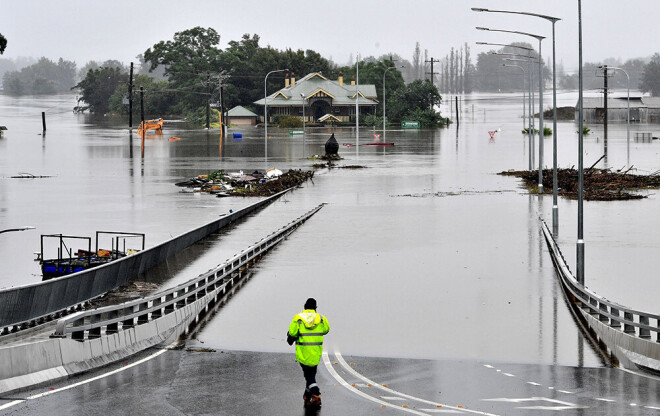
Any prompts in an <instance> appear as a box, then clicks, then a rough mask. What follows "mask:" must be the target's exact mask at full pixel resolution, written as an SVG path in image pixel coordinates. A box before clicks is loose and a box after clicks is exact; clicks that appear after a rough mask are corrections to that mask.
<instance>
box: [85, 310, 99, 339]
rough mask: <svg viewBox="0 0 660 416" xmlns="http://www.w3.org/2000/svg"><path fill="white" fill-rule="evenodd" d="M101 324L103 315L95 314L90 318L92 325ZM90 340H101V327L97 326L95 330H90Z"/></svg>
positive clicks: (88, 336)
mask: <svg viewBox="0 0 660 416" xmlns="http://www.w3.org/2000/svg"><path fill="white" fill-rule="evenodd" d="M99 322H101V314H94V315H92V316H90V317H89V323H90V324H96V323H99ZM87 338H88V339H96V338H101V327H100V326H97V327H95V328H89V334H88V335H87Z"/></svg>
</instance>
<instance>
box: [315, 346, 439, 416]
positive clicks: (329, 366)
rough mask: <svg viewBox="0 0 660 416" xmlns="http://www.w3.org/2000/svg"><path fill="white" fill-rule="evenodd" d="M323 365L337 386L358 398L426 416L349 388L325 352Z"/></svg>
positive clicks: (351, 387)
mask: <svg viewBox="0 0 660 416" xmlns="http://www.w3.org/2000/svg"><path fill="white" fill-rule="evenodd" d="M323 363H324V364H325V368H326V369H327V370H328V372H329V373H330V374H331V375H332V376H333V377H334V378H335V380H337V381H338V382H339V384H341V385H342V386H344V387H346V388H347V389H348V390H350V391H351V392H353V393H355V394H357V395H358V396H362V397H364V398H365V399H367V400H371V401H372V402H376V403H378V404H380V405H381V406H383V405H384V406H390V408H391V409H397V410H401V411H403V412H407V413H412V414H415V415H426V416H428V415H427V414H426V413H422V412H418V411H416V410H413V409H408V408H406V407H399V406H397V405H392V403H389V402H386V401H384V400H380V399H378V398H376V397H373V396H371V395H369V394H367V393H364V392H362V391H360V390H358V389H356V388H355V387H353V386H351V385H350V384H348V383H347V382H346V380H344V379H343V378H342V377H341V376H340V375H339V374H338V373H337V371H335V369H334V368H333V367H332V364H331V363H330V359H329V358H328V353H327V352H324V353H323Z"/></svg>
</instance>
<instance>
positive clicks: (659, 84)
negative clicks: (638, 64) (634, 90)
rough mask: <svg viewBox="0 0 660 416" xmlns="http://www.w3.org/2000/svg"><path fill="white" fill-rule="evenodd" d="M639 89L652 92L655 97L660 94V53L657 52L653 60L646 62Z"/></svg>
mask: <svg viewBox="0 0 660 416" xmlns="http://www.w3.org/2000/svg"><path fill="white" fill-rule="evenodd" d="M639 89H640V90H642V91H643V92H648V91H650V92H651V95H653V96H654V97H658V96H660V54H658V53H656V54H655V55H653V57H652V58H651V62H649V63H648V64H646V67H645V68H644V74H643V75H642V81H641V82H640V84H639Z"/></svg>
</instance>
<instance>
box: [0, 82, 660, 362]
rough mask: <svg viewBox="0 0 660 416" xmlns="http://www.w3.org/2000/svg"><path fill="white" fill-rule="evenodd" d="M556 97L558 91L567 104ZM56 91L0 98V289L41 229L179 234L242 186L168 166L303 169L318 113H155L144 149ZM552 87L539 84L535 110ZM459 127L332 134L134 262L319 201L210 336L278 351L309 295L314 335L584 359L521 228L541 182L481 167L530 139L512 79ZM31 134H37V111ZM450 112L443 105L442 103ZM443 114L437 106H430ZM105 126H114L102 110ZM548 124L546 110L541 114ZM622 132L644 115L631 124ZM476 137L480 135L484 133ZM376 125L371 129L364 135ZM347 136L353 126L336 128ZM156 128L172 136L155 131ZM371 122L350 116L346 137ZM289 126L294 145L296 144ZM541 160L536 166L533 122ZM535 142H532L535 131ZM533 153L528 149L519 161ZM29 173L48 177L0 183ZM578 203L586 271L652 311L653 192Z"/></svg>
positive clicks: (537, 239) (212, 342) (247, 233)
mask: <svg viewBox="0 0 660 416" xmlns="http://www.w3.org/2000/svg"><path fill="white" fill-rule="evenodd" d="M575 98H576V97H575V94H560V95H559V101H560V102H559V104H560V105H575ZM74 102H75V100H74V97H72V96H55V97H46V98H42V97H40V98H34V97H24V98H10V97H5V96H0V125H6V126H7V127H8V128H9V130H8V131H6V132H5V135H4V137H3V138H1V139H0V230H4V229H7V228H15V227H17V226H22V225H31V226H35V227H37V228H36V230H30V231H25V232H12V233H4V234H0V264H2V268H1V269H0V287H8V286H16V285H21V284H26V283H32V282H36V281H39V280H40V276H39V270H38V267H37V264H36V263H35V262H34V261H33V259H34V255H33V252H35V251H39V248H40V246H39V244H40V241H39V236H40V235H41V234H51V233H64V234H68V235H90V236H92V235H93V233H94V231H96V230H106V231H108V230H110V231H132V232H143V233H145V234H146V235H147V246H152V245H155V244H157V243H159V242H161V241H163V240H165V239H168V238H170V237H171V236H175V235H178V234H180V233H183V232H185V231H187V230H189V229H191V228H193V227H194V226H196V225H199V224H201V223H204V222H207V221H210V220H212V219H214V218H217V216H218V215H221V214H224V213H227V212H228V211H229V210H230V209H236V208H240V207H243V206H245V205H247V204H249V203H251V202H252V201H253V200H251V199H245V198H215V197H214V196H211V195H204V194H202V195H200V194H187V193H181V192H179V188H177V187H175V186H174V185H173V184H174V183H175V182H177V181H180V180H183V179H186V178H188V177H191V176H195V175H197V174H201V173H208V172H209V171H211V170H216V169H225V170H227V171H239V170H243V171H245V172H251V171H253V170H255V169H260V170H263V169H264V168H266V167H267V168H273V167H276V168H279V169H281V170H287V169H289V168H302V169H311V165H312V163H316V162H312V161H310V160H307V159H305V158H304V157H305V156H311V155H313V154H319V153H321V152H322V146H323V143H325V141H326V140H327V138H328V137H329V134H330V131H329V130H327V129H309V130H308V133H307V135H306V136H305V137H304V138H303V137H302V136H298V135H296V136H289V134H288V130H279V129H277V128H269V134H270V135H271V139H269V140H268V158H267V160H265V158H264V139H263V130H262V129H256V128H245V129H240V130H230V135H231V133H232V131H238V132H241V133H242V134H243V138H242V140H241V141H235V140H234V139H233V138H231V137H229V138H225V139H224V140H220V135H219V131H214V130H211V131H210V132H206V131H199V130H185V129H182V128H181V126H182V125H181V124H176V123H166V126H165V131H164V132H163V134H162V136H158V135H149V136H148V137H147V139H146V140H145V146H144V158H142V157H141V147H140V145H141V143H140V139H139V137H138V136H137V135H135V134H133V135H132V138H131V135H130V134H129V132H128V129H127V127H126V121H125V120H122V121H118V120H116V119H110V118H96V119H95V118H92V117H90V116H88V115H74V114H72V112H71V110H70V109H71V108H72V107H73V105H74ZM550 102H551V97H550V96H546V98H545V103H546V106H547V105H548V103H550ZM462 105H463V107H462V111H461V122H460V127H458V128H457V126H456V124H453V125H451V126H450V127H449V128H447V129H438V130H422V131H415V130H407V131H403V130H391V131H388V132H387V141H389V142H395V143H396V145H395V146H394V147H377V146H357V147H344V146H341V147H340V155H341V156H342V157H343V158H344V160H343V161H341V162H339V163H338V166H340V167H341V166H347V165H360V166H364V169H332V170H327V169H319V170H318V171H317V172H316V174H315V176H314V180H313V181H312V182H308V183H307V184H305V185H304V187H303V188H301V189H297V190H295V191H293V192H291V193H289V194H287V195H286V196H284V197H282V198H281V199H280V200H278V201H277V202H275V203H273V204H272V205H270V206H269V207H267V208H265V209H264V210H262V211H260V212H259V213H257V214H255V215H252V216H251V217H249V218H248V219H246V220H245V221H242V222H241V223H239V224H237V225H235V226H232V227H231V228H230V229H229V230H226V231H223V232H221V233H219V234H217V235H214V236H212V237H210V238H208V239H207V240H205V241H203V242H200V243H199V244H196V245H195V246H194V247H193V248H191V249H190V250H188V251H186V252H185V253H183V254H182V255H181V256H177V258H176V259H174V260H172V261H168V262H167V264H164V265H162V266H161V267H159V268H158V269H157V271H156V272H154V273H150V274H148V275H147V276H144V278H145V279H146V280H153V281H158V282H160V283H161V284H162V285H164V286H168V285H174V284H176V283H179V282H183V281H185V280H188V279H190V278H192V277H195V276H196V275H197V274H199V273H201V272H203V271H205V270H208V269H209V268H211V267H213V266H215V265H216V264H218V263H221V262H223V261H224V260H225V259H226V258H228V257H230V256H231V255H233V254H235V253H237V252H239V251H240V250H242V249H243V248H246V247H247V246H248V245H250V244H252V243H254V242H255V241H257V240H259V239H260V238H262V237H264V236H266V235H268V234H270V233H271V232H272V231H274V230H275V229H277V228H279V227H281V226H283V225H285V224H286V223H288V222H290V221H291V220H293V219H294V218H297V217H298V216H300V215H302V214H303V213H304V212H306V211H308V210H309V209H311V208H313V207H315V206H316V205H318V204H320V203H323V202H326V203H327V205H326V206H325V207H324V208H323V209H322V210H321V211H320V212H319V213H317V214H316V215H315V216H314V217H312V218H311V219H310V220H308V221H307V222H306V223H305V224H304V225H303V226H302V227H300V228H299V229H298V230H297V231H295V233H294V234H292V235H291V236H290V237H289V238H288V239H287V240H286V241H284V242H283V243H281V244H280V245H279V246H278V247H277V248H276V249H275V250H273V251H272V252H271V253H269V254H268V255H267V256H265V257H264V258H263V259H262V260H261V261H260V262H259V263H257V265H256V266H255V267H254V268H253V271H254V273H253V275H252V278H251V280H249V282H248V283H247V284H246V285H245V286H244V287H243V288H242V289H241V290H240V291H239V292H238V293H237V294H236V295H235V296H234V297H233V298H232V300H231V301H230V302H229V303H228V304H227V305H226V306H225V307H224V308H223V309H221V311H220V312H219V313H218V314H217V315H216V316H215V317H214V318H213V319H212V320H211V321H210V322H209V323H207V324H206V325H205V327H204V328H203V330H202V331H201V332H200V333H199V334H198V335H197V338H198V339H199V340H200V341H202V342H204V343H205V344H207V345H209V346H215V347H218V348H226V349H243V350H252V351H274V352H283V351H290V350H291V348H290V347H289V346H288V345H286V343H285V341H284V332H285V331H286V329H287V327H288V323H289V321H290V319H291V318H292V316H293V315H294V314H295V313H297V312H298V311H299V310H300V309H302V306H303V303H304V301H305V299H306V298H307V297H315V298H316V299H317V301H318V304H319V312H320V313H322V314H324V315H325V316H326V317H327V318H328V320H329V322H330V324H331V327H332V330H331V333H330V334H329V335H328V337H327V338H326V346H327V347H328V348H329V349H336V350H338V351H341V352H342V353H344V354H354V355H368V356H386V357H407V358H436V359H459V360H471V359H479V360H491V361H500V362H515V363H535V364H560V365H570V366H599V365H602V360H601V358H599V355H598V354H597V353H596V352H595V350H594V349H593V348H592V347H591V346H590V345H589V344H588V343H587V342H586V341H585V340H584V338H583V337H582V335H581V334H580V332H579V330H578V329H577V326H576V324H575V322H574V321H573V318H572V317H571V315H570V312H569V310H568V308H567V306H566V304H565V302H564V300H563V297H562V294H561V291H560V289H559V287H558V286H557V282H556V278H555V275H554V270H553V266H552V261H551V259H550V256H549V254H548V252H547V248H546V246H545V242H544V240H543V238H542V234H541V232H540V228H539V218H544V219H546V220H547V221H550V220H551V209H552V196H547V195H546V196H543V197H539V196H537V195H529V194H528V192H527V191H526V190H524V189H521V188H520V183H519V181H518V179H516V178H512V177H504V176H499V175H497V173H498V172H501V171H504V170H508V169H516V170H523V169H527V167H528V163H529V154H528V151H529V144H528V142H527V136H523V135H522V134H521V133H520V130H521V128H522V124H523V123H522V120H521V118H520V116H521V114H522V108H521V107H522V100H521V97H520V96H517V95H506V94H502V95H473V96H470V97H464V99H463V102H462ZM42 111H45V112H46V121H47V128H48V129H47V132H46V134H45V135H44V134H42V125H41V112H42ZM446 113H448V111H447V112H446ZM446 113H445V114H446ZM119 123H122V124H119ZM546 123H547V125H551V122H547V121H546ZM590 127H591V129H592V133H591V134H590V135H588V136H585V141H584V146H585V159H584V160H585V162H584V163H585V167H588V166H590V165H592V164H593V163H595V162H596V160H598V159H599V158H600V157H601V156H602V155H603V154H604V153H605V149H607V158H606V159H604V160H602V161H601V162H600V163H599V164H598V167H604V166H606V167H611V168H613V169H619V168H621V167H623V166H625V165H626V164H627V158H628V155H627V148H626V126H625V124H624V125H621V124H619V125H610V128H609V139H608V141H607V146H606V143H605V141H604V138H603V134H602V126H590ZM632 129H633V138H634V132H635V131H652V132H654V135H656V136H657V135H658V134H657V131H658V130H660V127H658V126H653V125H650V126H649V125H634V126H633V127H632ZM495 130H498V132H497V133H495V136H494V139H493V140H490V138H489V133H488V132H489V131H495ZM575 131H576V125H575V123H573V122H559V123H558V136H559V138H558V142H559V145H558V160H559V166H560V167H570V166H573V165H577V136H578V135H577V134H576V132H575ZM379 133H380V132H379ZM335 135H336V137H337V139H338V141H339V142H340V143H353V144H354V143H355V131H354V129H350V128H344V129H337V130H336V132H335ZM172 136H177V137H180V138H181V140H178V141H171V142H170V141H169V140H168V139H169V138H170V137H172ZM372 137H373V132H372V131H370V130H369V129H362V130H361V131H360V139H359V140H360V143H361V144H364V143H367V142H370V141H372ZM303 141H304V143H303ZM544 143H545V162H544V165H545V166H551V164H552V138H551V136H550V137H546V138H545V139H544ZM533 149H534V151H535V152H536V151H538V144H536V146H534V148H533ZM659 150H660V143H658V142H657V141H652V142H637V141H634V139H633V140H632V142H631V147H630V161H631V163H632V164H633V165H634V166H635V167H636V168H637V169H638V172H639V173H651V172H655V171H656V170H657V169H658V166H657V161H658V151H659ZM537 163H538V155H536V154H535V155H534V167H535V168H536V166H537ZM23 172H28V173H30V174H33V175H38V176H49V177H47V178H35V179H15V178H10V177H11V176H14V175H17V174H19V173H23ZM648 194H649V197H648V198H646V199H643V200H639V201H623V202H585V205H584V212H585V222H584V224H585V226H584V227H585V241H586V249H585V252H586V264H585V279H586V284H587V286H588V287H590V288H591V289H593V290H595V291H596V292H597V293H600V294H602V295H603V296H605V297H607V298H608V299H611V300H613V301H616V302H618V303H621V304H623V305H626V306H629V307H633V308H636V309H640V310H645V311H648V312H651V313H658V310H657V295H656V294H657V290H658V283H657V279H656V278H655V272H656V271H657V270H658V269H660V256H657V255H655V253H654V250H655V248H656V244H655V241H656V239H655V238H656V236H655V230H656V229H657V228H658V225H659V223H660V220H658V219H657V218H658V216H657V214H656V213H657V212H660V211H659V210H658V208H659V206H658V199H657V197H656V195H655V191H650V192H649V193H648ZM576 208H577V203H576V202H575V201H568V200H563V199H560V200H559V217H560V231H559V239H558V241H559V244H560V247H561V248H562V250H563V252H564V255H565V256H566V258H567V260H568V262H569V264H570V265H571V268H572V269H574V264H575V241H576V223H577V218H576V215H577V214H576Z"/></svg>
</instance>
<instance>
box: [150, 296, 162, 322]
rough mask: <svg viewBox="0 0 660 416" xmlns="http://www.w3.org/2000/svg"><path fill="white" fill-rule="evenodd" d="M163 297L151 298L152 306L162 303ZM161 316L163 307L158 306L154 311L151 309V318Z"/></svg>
mask: <svg viewBox="0 0 660 416" xmlns="http://www.w3.org/2000/svg"><path fill="white" fill-rule="evenodd" d="M162 300H163V298H155V299H154V300H153V306H152V307H154V308H155V307H158V306H160V304H161V303H162ZM161 316H163V308H158V309H156V310H154V311H151V319H158V318H160V317H161Z"/></svg>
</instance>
